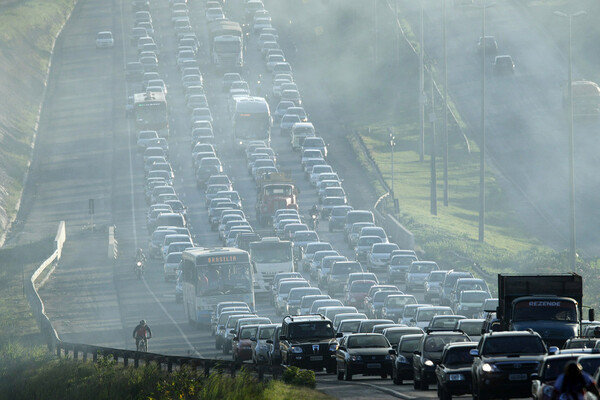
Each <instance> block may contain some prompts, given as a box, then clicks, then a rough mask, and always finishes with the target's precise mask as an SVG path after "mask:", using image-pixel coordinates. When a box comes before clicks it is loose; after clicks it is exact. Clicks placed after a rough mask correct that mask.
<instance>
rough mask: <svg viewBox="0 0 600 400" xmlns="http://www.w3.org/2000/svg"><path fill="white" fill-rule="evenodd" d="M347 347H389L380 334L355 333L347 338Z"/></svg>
mask: <svg viewBox="0 0 600 400" xmlns="http://www.w3.org/2000/svg"><path fill="white" fill-rule="evenodd" d="M348 347H349V348H352V349H359V348H373V347H390V345H389V343H388V341H387V339H386V338H385V336H382V335H364V336H363V335H356V336H351V337H349V338H348Z"/></svg>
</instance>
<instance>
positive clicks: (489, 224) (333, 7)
mask: <svg viewBox="0 0 600 400" xmlns="http://www.w3.org/2000/svg"><path fill="white" fill-rule="evenodd" d="M569 3H570V2H569V1H568V0H556V1H553V2H543V1H534V2H527V3H526V6H524V7H523V8H524V9H525V8H527V7H531V8H530V11H529V13H530V15H531V17H532V18H533V20H535V21H537V22H538V23H539V25H540V27H541V28H540V29H549V30H548V33H549V35H551V36H552V37H553V38H555V39H556V40H557V42H558V43H559V45H560V46H562V47H564V48H565V49H566V41H567V39H568V36H567V35H566V26H567V22H566V20H565V21H561V20H560V19H559V18H558V17H556V16H554V15H553V14H552V12H553V11H554V10H561V11H565V12H576V11H579V10H580V9H585V10H586V11H587V12H588V15H587V17H580V19H578V21H577V24H580V23H581V26H579V27H577V28H575V26H574V30H573V47H574V50H573V60H574V64H575V65H578V66H579V67H580V70H582V71H584V72H585V73H586V74H587V75H586V76H587V77H589V78H590V79H596V80H598V79H599V78H600V77H599V76H598V75H599V74H600V73H598V69H597V65H598V61H600V56H599V55H598V54H596V53H597V52H595V51H593V48H595V47H594V46H595V44H596V43H597V42H598V40H597V39H598V36H600V29H599V28H598V26H597V24H596V25H594V23H595V20H594V19H593V18H591V16H592V15H597V14H598V12H599V11H600V5H598V4H597V2H593V1H592V0H584V1H583V3H585V4H578V5H577V7H575V8H576V9H574V8H573V6H572V5H570V4H569ZM321 7H322V8H319V6H318V5H316V4H315V2H310V5H309V6H307V7H302V6H299V8H298V9H297V10H296V12H295V13H294V15H296V17H295V20H294V21H293V22H294V23H295V27H296V29H298V28H299V27H300V26H302V27H303V28H305V29H306V30H305V31H304V32H303V33H302V34H301V35H299V36H300V37H303V38H304V40H306V42H308V43H310V46H305V49H309V48H310V49H311V51H312V52H313V53H314V54H312V56H311V57H310V59H311V66H307V67H309V68H310V67H312V71H311V73H313V74H314V75H315V76H317V77H318V78H317V79H320V81H321V82H323V83H324V84H325V85H326V86H327V89H328V92H329V94H330V95H331V96H332V99H331V103H332V104H334V105H336V113H337V114H339V116H338V118H339V119H340V120H342V121H344V123H345V125H346V126H347V128H348V130H349V131H355V132H357V133H358V134H359V135H361V137H362V140H363V142H364V143H365V145H366V147H367V150H366V152H365V151H364V150H363V149H362V147H361V146H360V145H359V143H358V140H357V139H356V138H355V137H354V135H352V134H348V140H349V141H350V143H351V144H352V146H353V148H354V149H355V151H356V154H357V158H358V160H359V161H360V162H361V164H362V165H363V166H364V167H365V168H366V169H367V171H368V172H369V174H370V176H371V178H372V179H371V182H374V189H375V190H376V191H377V193H378V195H381V194H383V193H385V190H384V188H383V187H381V185H380V184H379V182H378V179H377V174H376V172H375V171H372V170H371V166H370V163H369V162H368V157H372V158H373V159H374V160H375V162H376V164H377V166H378V168H379V170H380V171H381V172H382V174H383V176H384V178H385V179H386V181H387V183H388V184H390V185H391V178H392V177H391V154H390V146H389V137H388V135H389V134H388V128H391V129H392V130H393V132H394V135H395V137H396V147H395V154H394V170H395V171H394V190H395V194H396V198H398V200H399V204H400V211H401V213H400V215H398V217H399V219H400V221H401V222H402V223H403V224H404V225H405V226H406V227H407V228H408V229H410V230H411V231H412V232H413V233H414V234H415V239H416V242H417V245H418V246H419V247H420V250H422V251H423V252H424V254H425V257H427V258H428V259H435V260H437V261H438V262H439V263H441V264H442V265H444V266H446V267H449V266H452V267H454V268H461V269H468V270H472V271H473V272H475V273H476V274H478V275H484V276H485V277H486V278H488V280H489V281H490V282H491V283H492V284H493V283H494V282H495V274H496V273H498V272H505V273H506V272H522V273H542V272H565V271H566V270H567V269H568V265H569V263H568V258H567V254H566V253H565V252H560V253H557V252H555V251H552V250H551V249H549V248H547V247H546V246H544V245H543V243H541V242H540V241H539V240H538V239H536V237H539V235H537V234H536V233H537V232H530V231H529V230H528V229H529V227H528V226H526V225H525V223H524V221H523V220H522V216H521V215H519V213H518V211H517V210H515V209H514V208H510V207H509V206H508V205H509V204H510V202H509V201H508V200H509V199H508V198H507V197H508V195H509V194H508V193H507V192H506V191H505V190H504V189H503V187H502V185H501V184H500V183H499V182H498V181H497V177H496V176H495V174H494V171H493V170H491V169H490V168H489V166H488V168H487V170H486V242H485V243H479V242H478V212H479V156H480V154H479V148H478V146H477V144H476V143H475V141H474V140H473V139H476V138H466V137H464V136H463V134H462V133H461V132H460V131H459V130H458V129H457V128H450V129H449V157H448V160H449V163H448V168H449V170H448V176H449V182H448V183H449V185H448V186H449V193H450V202H449V206H448V207H444V206H443V203H442V200H443V197H442V195H443V186H442V185H443V182H442V176H443V169H442V168H443V166H442V157H441V154H442V152H441V150H442V146H441V145H442V143H441V142H442V140H443V139H442V134H441V133H442V127H441V126H438V127H437V137H438V142H437V146H436V150H437V152H438V155H440V156H439V157H438V163H437V177H438V185H437V194H438V197H437V198H438V214H437V215H436V216H434V215H431V213H430V200H429V199H430V163H429V159H430V157H429V154H430V151H431V143H430V142H429V141H430V132H431V131H430V129H431V128H430V124H429V123H428V117H427V115H426V116H425V120H426V139H425V140H426V141H425V160H424V162H421V161H420V160H419V125H420V124H419V109H418V104H419V103H418V98H417V94H418V87H417V85H418V82H419V77H418V64H417V62H418V60H417V57H416V56H415V55H414V54H413V53H412V50H411V49H410V47H409V45H408V44H407V43H406V42H405V41H404V39H401V40H400V42H401V43H400V51H399V59H400V67H399V68H398V67H396V58H395V57H396V44H395V30H394V29H395V28H393V26H394V25H393V23H392V21H391V16H390V15H389V12H387V11H386V12H382V13H380V15H379V29H380V31H379V33H378V37H379V47H378V51H376V50H375V49H374V45H373V38H374V37H375V36H374V35H375V32H374V28H373V24H372V23H373V17H372V15H371V14H369V15H368V16H366V15H365V13H364V10H365V9H364V4H356V5H354V4H353V3H349V2H344V1H343V0H330V1H329V2H327V3H324V4H323V5H322V6H321ZM382 8H384V7H383V6H382ZM400 12H402V10H400ZM385 14H387V15H385ZM331 15H336V17H337V18H334V19H333V20H331ZM399 17H400V23H401V26H402V29H403V31H404V32H405V34H406V35H407V39H408V41H410V43H412V45H413V46H418V40H416V35H415V34H414V33H413V29H412V28H411V26H410V25H409V23H408V21H407V20H405V19H403V16H402V15H400V16H399ZM549 21H550V22H552V23H549ZM560 22H564V24H560ZM562 25H564V26H562ZM547 27H550V28H547ZM317 28H318V29H317ZM318 33H321V34H324V35H327V37H328V38H331V40H327V41H324V40H319V34H318ZM578 35H579V36H578ZM328 54H335V57H327V56H325V55H328ZM578 54H579V58H580V59H582V60H587V61H588V62H589V65H579V64H578V61H577V59H578ZM376 55H377V57H378V58H379V64H378V65H376V64H375V63H374V60H375V57H376ZM435 68H436V67H435V66H434V73H436V72H435ZM437 68H438V69H439V66H437ZM437 81H442V79H439V78H438V79H437ZM450 97H451V94H450ZM438 102H439V100H438ZM450 108H451V109H452V110H453V112H454V113H457V109H456V106H455V105H454V104H453V103H452V102H451V98H450ZM427 112H429V111H427ZM436 114H437V115H441V114H442V109H441V108H440V107H439V105H438V107H437V108H436ZM457 118H458V120H459V121H458V124H459V125H460V126H463V125H464V122H462V121H461V119H460V115H457ZM598 264H599V263H598V262H597V261H592V262H589V261H586V260H583V259H578V268H577V269H578V270H577V271H576V272H578V273H580V274H582V275H583V276H584V282H585V289H584V290H585V292H584V293H585V294H586V296H585V303H586V304H587V305H591V306H593V307H596V308H598V306H599V304H600V301H599V299H598V298H597V297H596V296H595V293H598V289H600V286H599V284H598V283H597V282H598V279H597V278H598V275H599V273H600V269H599V265H598ZM585 278H590V279H585Z"/></svg>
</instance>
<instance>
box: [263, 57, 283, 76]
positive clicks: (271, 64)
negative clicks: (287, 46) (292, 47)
mask: <svg viewBox="0 0 600 400" xmlns="http://www.w3.org/2000/svg"><path fill="white" fill-rule="evenodd" d="M279 62H285V57H284V56H283V55H281V54H272V55H270V56H268V57H267V70H268V71H269V72H271V71H273V67H274V66H275V64H277V63H279Z"/></svg>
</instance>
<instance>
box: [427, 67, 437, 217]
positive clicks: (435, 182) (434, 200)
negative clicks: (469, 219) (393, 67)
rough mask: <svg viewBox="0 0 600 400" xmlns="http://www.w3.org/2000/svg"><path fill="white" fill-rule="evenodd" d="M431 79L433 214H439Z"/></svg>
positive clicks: (430, 118)
mask: <svg viewBox="0 0 600 400" xmlns="http://www.w3.org/2000/svg"><path fill="white" fill-rule="evenodd" d="M430 81H431V113H430V114H429V122H431V188H430V190H431V193H430V196H431V199H430V202H431V209H430V212H431V215H437V167H436V165H435V157H436V151H435V146H436V145H435V94H434V92H433V76H432V77H431V79H430Z"/></svg>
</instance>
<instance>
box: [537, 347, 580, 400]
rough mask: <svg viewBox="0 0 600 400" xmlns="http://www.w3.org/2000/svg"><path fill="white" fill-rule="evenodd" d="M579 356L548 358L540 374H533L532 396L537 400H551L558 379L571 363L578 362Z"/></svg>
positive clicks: (540, 369)
mask: <svg viewBox="0 0 600 400" xmlns="http://www.w3.org/2000/svg"><path fill="white" fill-rule="evenodd" d="M578 357H579V355H578V354H555V355H551V356H546V357H545V358H544V361H543V362H542V363H541V364H540V367H539V369H538V372H536V373H534V374H532V375H533V376H532V378H531V396H532V398H533V399H535V400H550V399H551V398H552V393H553V392H554V382H555V381H556V378H558V376H559V375H560V374H562V373H563V371H564V370H565V365H566V364H567V363H568V362H570V361H577V358H578Z"/></svg>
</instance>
